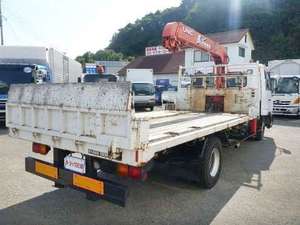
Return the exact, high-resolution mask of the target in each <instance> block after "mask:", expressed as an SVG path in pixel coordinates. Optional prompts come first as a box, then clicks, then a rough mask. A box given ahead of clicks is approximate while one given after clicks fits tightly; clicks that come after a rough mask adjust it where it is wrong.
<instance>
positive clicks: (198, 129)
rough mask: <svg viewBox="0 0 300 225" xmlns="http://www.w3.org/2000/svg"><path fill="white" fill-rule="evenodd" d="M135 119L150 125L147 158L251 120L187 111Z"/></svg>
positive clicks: (165, 112)
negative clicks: (147, 122) (142, 120)
mask: <svg viewBox="0 0 300 225" xmlns="http://www.w3.org/2000/svg"><path fill="white" fill-rule="evenodd" d="M135 117H136V118H139V119H146V120H148V121H149V123H150V130H149V139H148V143H149V145H148V149H147V151H148V152H149V154H150V155H151V153H153V152H158V151H161V150H164V149H167V148H171V147H174V146H177V145H179V144H183V143H186V142H188V141H192V140H194V139H196V138H201V137H205V136H207V135H209V134H212V133H215V132H218V131H221V130H224V129H226V128H231V127H234V126H236V125H239V124H242V123H245V122H247V121H249V120H250V118H249V117H248V116H247V115H245V114H230V113H200V112H199V113H194V112H188V111H185V112H181V111H153V112H143V113H136V114H135Z"/></svg>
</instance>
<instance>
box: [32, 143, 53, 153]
mask: <svg viewBox="0 0 300 225" xmlns="http://www.w3.org/2000/svg"><path fill="white" fill-rule="evenodd" d="M50 149H51V148H50V147H49V146H47V145H43V144H38V143H32V151H33V152H35V153H39V154H42V155H47V154H48V152H49V151H50Z"/></svg>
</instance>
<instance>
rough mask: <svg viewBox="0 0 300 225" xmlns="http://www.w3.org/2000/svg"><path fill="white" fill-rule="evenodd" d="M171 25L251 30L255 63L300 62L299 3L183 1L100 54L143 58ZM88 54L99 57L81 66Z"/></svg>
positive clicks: (121, 34)
mask: <svg viewBox="0 0 300 225" xmlns="http://www.w3.org/2000/svg"><path fill="white" fill-rule="evenodd" d="M170 21H182V22H184V23H185V24H187V25H189V26H191V27H193V28H194V29H196V30H198V31H200V32H202V33H213V32H221V31H228V30H233V29H239V28H249V29H250V32H251V34H252V37H253V39H254V43H255V47H256V49H255V51H254V53H253V57H254V59H255V60H260V61H262V62H266V61H268V60H272V59H284V58H300V41H299V40H300V1H299V0H183V1H182V3H181V4H180V6H179V7H172V8H168V9H166V10H163V11H157V12H155V13H150V14H148V15H146V16H144V17H143V18H141V19H138V20H136V21H135V23H130V24H128V25H127V26H125V27H124V28H122V29H120V30H119V31H118V32H117V33H115V34H114V35H113V37H112V40H111V43H110V45H109V46H108V47H107V49H110V50H104V51H100V52H109V55H110V54H111V55H112V56H113V57H112V58H114V59H126V58H128V57H132V56H133V57H136V56H139V55H143V54H144V49H145V47H146V46H153V45H159V44H160V43H161V32H162V29H163V27H164V25H165V24H166V23H167V22H170ZM89 54H90V56H91V55H92V56H93V55H94V56H93V57H94V58H96V57H95V56H96V55H97V53H96V54H92V53H89V52H87V53H85V55H83V56H84V59H83V60H81V62H82V61H85V57H86V56H88V55H89ZM98 56H99V55H98ZM115 56H116V57H115ZM81 57H82V56H81ZM93 57H92V58H91V59H93ZM86 58H87V59H88V57H86ZM98 58H99V57H98ZM100 58H101V57H100ZM104 58H107V57H104ZM104 58H103V57H102V58H101V60H102V59H104Z"/></svg>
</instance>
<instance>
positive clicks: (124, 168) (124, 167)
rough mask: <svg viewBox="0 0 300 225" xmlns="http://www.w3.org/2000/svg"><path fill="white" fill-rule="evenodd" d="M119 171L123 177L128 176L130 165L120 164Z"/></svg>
mask: <svg viewBox="0 0 300 225" xmlns="http://www.w3.org/2000/svg"><path fill="white" fill-rule="evenodd" d="M117 172H118V175H119V176H121V177H128V165H125V164H118V167H117Z"/></svg>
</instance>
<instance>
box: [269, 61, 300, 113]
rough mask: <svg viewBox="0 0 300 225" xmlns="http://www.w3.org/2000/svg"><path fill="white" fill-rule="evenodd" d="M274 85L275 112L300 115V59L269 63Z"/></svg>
mask: <svg viewBox="0 0 300 225" xmlns="http://www.w3.org/2000/svg"><path fill="white" fill-rule="evenodd" d="M268 69H269V72H270V74H271V79H272V85H273V89H274V91H273V98H272V99H273V105H274V108H273V114H274V115H286V116H288V115H290V116H300V59H287V60H272V61H269V63H268Z"/></svg>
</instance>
